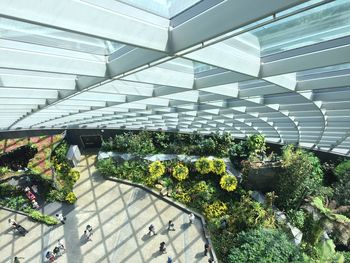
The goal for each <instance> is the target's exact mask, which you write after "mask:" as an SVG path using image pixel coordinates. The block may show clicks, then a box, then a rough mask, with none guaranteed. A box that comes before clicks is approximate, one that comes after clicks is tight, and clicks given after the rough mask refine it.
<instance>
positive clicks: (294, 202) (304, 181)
mask: <svg viewBox="0 0 350 263" xmlns="http://www.w3.org/2000/svg"><path fill="white" fill-rule="evenodd" d="M282 167H283V172H281V173H280V174H278V176H277V184H276V187H275V188H276V189H275V190H276V193H277V196H278V198H277V202H276V203H277V205H278V206H279V207H280V208H285V209H298V207H299V206H300V205H301V203H302V202H303V200H304V198H305V197H306V196H311V195H314V194H316V193H317V194H319V193H320V192H322V191H324V189H322V181H323V173H322V169H321V164H320V161H319V159H318V158H317V157H316V156H314V155H313V154H312V153H307V152H305V151H304V150H301V149H295V148H294V147H293V146H292V145H289V146H286V147H285V148H284V150H283V154H282Z"/></svg>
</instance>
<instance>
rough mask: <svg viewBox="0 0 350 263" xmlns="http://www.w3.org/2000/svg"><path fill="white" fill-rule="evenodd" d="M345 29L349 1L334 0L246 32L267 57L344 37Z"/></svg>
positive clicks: (349, 28) (349, 21)
mask: <svg viewBox="0 0 350 263" xmlns="http://www.w3.org/2000/svg"><path fill="white" fill-rule="evenodd" d="M277 16H278V14H277ZM349 32H350V2H349V1H348V0H337V1H333V2H330V3H328V4H324V5H321V6H319V7H316V8H313V9H310V10H307V11H305V12H302V13H299V14H296V15H293V16H290V17H288V18H286V19H282V20H280V21H278V22H275V23H272V24H269V25H266V26H263V27H261V28H258V29H255V30H253V31H251V32H249V33H247V34H253V35H255V36H256V37H258V39H259V42H260V46H261V56H268V55H271V54H275V53H278V52H283V51H286V50H290V49H295V48H299V47H303V46H307V45H311V44H315V43H319V42H323V41H326V40H331V39H335V38H340V37H343V36H347V35H349Z"/></svg>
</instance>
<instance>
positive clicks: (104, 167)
mask: <svg viewBox="0 0 350 263" xmlns="http://www.w3.org/2000/svg"><path fill="white" fill-rule="evenodd" d="M96 166H97V169H98V171H99V172H100V173H101V174H102V175H103V176H106V177H108V176H113V175H115V174H116V168H115V164H114V161H113V159H112V158H107V159H102V160H99V161H98V162H97V165H96Z"/></svg>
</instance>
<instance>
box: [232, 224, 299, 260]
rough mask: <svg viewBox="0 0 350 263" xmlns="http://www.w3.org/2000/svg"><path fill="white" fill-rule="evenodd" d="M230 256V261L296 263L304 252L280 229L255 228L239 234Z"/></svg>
mask: <svg viewBox="0 0 350 263" xmlns="http://www.w3.org/2000/svg"><path fill="white" fill-rule="evenodd" d="M228 258H229V260H228V262H230V263H231V262H232V263H240V262H242V263H246V262H261V263H285V262H295V263H296V262H301V261H302V253H301V252H300V251H299V249H298V247H296V246H295V245H294V244H293V243H292V242H291V241H290V240H289V239H288V237H287V236H286V234H285V233H284V232H282V231H280V230H277V229H276V230H275V229H253V230H249V231H247V232H244V231H243V232H240V233H238V234H237V236H236V237H235V238H234V246H233V247H232V248H231V250H230V254H229V256H228Z"/></svg>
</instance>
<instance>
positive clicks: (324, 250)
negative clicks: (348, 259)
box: [314, 239, 344, 263]
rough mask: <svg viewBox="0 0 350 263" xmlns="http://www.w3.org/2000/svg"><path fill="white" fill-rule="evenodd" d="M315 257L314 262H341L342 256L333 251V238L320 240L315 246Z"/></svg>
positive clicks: (342, 260)
mask: <svg viewBox="0 0 350 263" xmlns="http://www.w3.org/2000/svg"><path fill="white" fill-rule="evenodd" d="M316 253H317V254H316V258H314V262H317V263H330V262H331V263H343V262H344V256H343V255H342V254H341V253H338V252H336V251H335V245H334V242H333V240H331V239H329V240H325V241H321V242H319V243H318V244H317V246H316Z"/></svg>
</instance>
